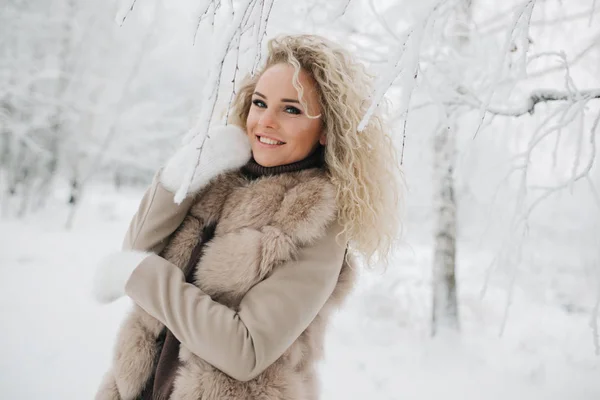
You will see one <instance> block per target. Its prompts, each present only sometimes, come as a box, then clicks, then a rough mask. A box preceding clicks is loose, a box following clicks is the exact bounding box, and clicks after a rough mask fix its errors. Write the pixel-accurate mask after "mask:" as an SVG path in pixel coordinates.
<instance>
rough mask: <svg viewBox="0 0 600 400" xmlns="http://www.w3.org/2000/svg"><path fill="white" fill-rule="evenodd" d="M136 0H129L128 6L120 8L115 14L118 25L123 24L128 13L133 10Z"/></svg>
mask: <svg viewBox="0 0 600 400" xmlns="http://www.w3.org/2000/svg"><path fill="white" fill-rule="evenodd" d="M136 1H137V0H131V1H130V3H129V6H128V7H125V8H121V9H120V10H119V11H118V12H117V15H116V16H115V22H116V23H117V24H119V26H123V24H124V23H125V19H127V17H128V16H129V13H130V12H132V11H133V7H135V3H136Z"/></svg>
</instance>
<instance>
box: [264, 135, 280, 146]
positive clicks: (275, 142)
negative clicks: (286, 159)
mask: <svg viewBox="0 0 600 400" xmlns="http://www.w3.org/2000/svg"><path fill="white" fill-rule="evenodd" d="M257 137H258V141H259V142H261V143H264V144H273V145H281V144H285V143H284V142H280V141H278V140H273V139H269V138H266V137H264V136H258V135H257Z"/></svg>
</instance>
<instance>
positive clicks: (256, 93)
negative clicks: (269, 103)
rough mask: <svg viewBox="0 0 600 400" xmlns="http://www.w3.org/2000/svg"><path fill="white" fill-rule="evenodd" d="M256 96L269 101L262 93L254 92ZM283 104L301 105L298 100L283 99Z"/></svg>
mask: <svg viewBox="0 0 600 400" xmlns="http://www.w3.org/2000/svg"><path fill="white" fill-rule="evenodd" d="M254 94H255V95H257V96H260V97H262V98H263V99H265V100H266V99H267V96H265V95H264V94H262V93H260V92H254ZM281 101H282V102H284V103H298V104H300V102H299V101H298V100H296V99H281Z"/></svg>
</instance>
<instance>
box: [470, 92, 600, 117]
mask: <svg viewBox="0 0 600 400" xmlns="http://www.w3.org/2000/svg"><path fill="white" fill-rule="evenodd" d="M592 99H600V89H593V90H582V91H579V92H577V93H575V94H571V93H567V92H561V91H557V90H552V89H540V90H535V91H533V92H531V94H530V95H529V97H528V98H527V99H526V100H525V102H524V104H523V105H521V106H518V107H507V108H501V107H493V106H488V107H486V108H485V111H486V112H488V113H490V114H495V115H502V116H507V117H520V116H522V115H525V114H533V113H534V112H535V106H536V105H537V104H539V103H547V102H553V101H571V102H575V101H588V100H592ZM458 102H462V103H463V104H467V105H469V106H471V107H473V108H479V107H481V104H482V103H481V102H478V101H476V100H473V101H469V100H468V98H466V97H462V98H461V99H460V100H459V101H458Z"/></svg>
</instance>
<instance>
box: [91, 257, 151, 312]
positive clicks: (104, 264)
mask: <svg viewBox="0 0 600 400" xmlns="http://www.w3.org/2000/svg"><path fill="white" fill-rule="evenodd" d="M150 254H151V253H146V252H143V251H135V250H128V251H118V252H116V253H112V254H109V255H108V256H106V257H104V258H103V259H102V260H101V261H100V263H99V264H98V267H97V269H96V273H95V275H94V280H93V282H92V291H93V295H94V298H95V299H96V301H98V302H99V303H103V304H106V303H111V302H113V301H115V300H117V299H118V298H120V297H123V296H125V285H126V284H127V281H128V280H129V277H130V276H131V273H132V272H133V270H134V269H136V267H137V266H138V265H140V263H141V262H142V261H143V260H144V259H145V258H146V257H148V256H149V255H150Z"/></svg>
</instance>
